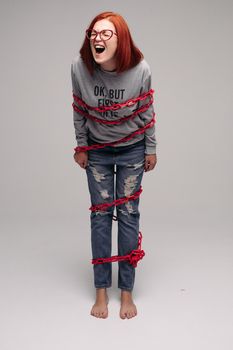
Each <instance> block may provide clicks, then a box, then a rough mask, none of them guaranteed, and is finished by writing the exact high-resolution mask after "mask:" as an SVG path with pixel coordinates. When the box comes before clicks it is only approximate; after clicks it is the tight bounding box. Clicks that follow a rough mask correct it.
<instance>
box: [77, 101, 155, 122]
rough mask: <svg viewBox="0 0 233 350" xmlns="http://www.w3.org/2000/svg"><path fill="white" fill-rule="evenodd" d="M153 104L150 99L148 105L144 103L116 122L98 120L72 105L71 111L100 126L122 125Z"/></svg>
mask: <svg viewBox="0 0 233 350" xmlns="http://www.w3.org/2000/svg"><path fill="white" fill-rule="evenodd" d="M153 102H154V100H153V97H152V98H151V99H150V101H149V102H148V103H146V104H145V105H143V106H141V107H140V108H138V109H137V110H136V111H135V112H133V113H132V114H130V115H127V116H125V117H122V118H120V119H117V120H106V119H100V118H97V117H95V116H94V115H92V114H89V113H87V112H85V111H83V110H82V109H80V108H78V107H77V106H76V105H75V104H74V103H73V104H72V106H73V109H74V111H75V112H77V113H80V114H82V115H83V116H84V117H86V118H88V119H91V120H94V121H95V122H97V123H101V124H107V125H119V124H121V123H123V122H124V121H126V120H128V119H133V118H134V117H135V116H136V115H138V114H139V113H142V112H146V111H147V110H148V108H149V107H150V105H151V104H152V103H153Z"/></svg>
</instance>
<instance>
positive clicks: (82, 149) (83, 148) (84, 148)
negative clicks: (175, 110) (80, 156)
mask: <svg viewBox="0 0 233 350" xmlns="http://www.w3.org/2000/svg"><path fill="white" fill-rule="evenodd" d="M154 116H155V113H153V119H152V120H151V121H150V122H149V123H148V124H146V125H145V126H143V127H142V128H139V129H138V130H136V131H134V132H133V133H132V134H130V135H129V136H126V137H123V138H122V139H120V140H117V141H113V142H109V143H101V144H99V143H98V144H94V145H91V146H77V147H75V148H74V150H75V152H85V151H90V150H91V149H99V148H104V147H106V146H113V145H117V144H118V143H121V142H126V141H129V140H131V139H132V138H133V137H135V136H136V135H140V134H143V133H144V132H145V131H146V130H147V129H149V128H151V127H152V126H153V125H154V124H155V122H156V120H155V119H154Z"/></svg>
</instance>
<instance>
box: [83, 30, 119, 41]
mask: <svg viewBox="0 0 233 350" xmlns="http://www.w3.org/2000/svg"><path fill="white" fill-rule="evenodd" d="M90 30H91V31H93V32H95V37H94V38H93V39H91V38H88V36H87V32H88V31H90ZM105 30H108V31H110V32H111V33H112V35H111V36H110V37H109V38H108V39H103V38H102V37H101V33H102V32H104V31H105ZM98 34H99V35H100V38H101V40H103V41H107V40H109V39H111V38H112V36H113V34H115V35H116V36H117V33H115V32H114V31H113V30H112V29H102V30H101V31H100V32H99V31H97V30H95V29H90V28H88V29H86V37H87V39H88V40H95V39H96V38H97V35H98Z"/></svg>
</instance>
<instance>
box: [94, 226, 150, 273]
mask: <svg viewBox="0 0 233 350" xmlns="http://www.w3.org/2000/svg"><path fill="white" fill-rule="evenodd" d="M141 241H142V233H141V232H139V237H138V249H134V250H132V251H131V252H130V253H129V254H128V255H122V256H119V255H114V256H111V257H110V258H97V259H92V264H103V263H107V262H115V261H123V260H129V263H130V264H131V265H133V266H134V267H137V263H138V261H139V260H141V259H142V258H143V257H144V256H145V252H144V250H142V249H141Z"/></svg>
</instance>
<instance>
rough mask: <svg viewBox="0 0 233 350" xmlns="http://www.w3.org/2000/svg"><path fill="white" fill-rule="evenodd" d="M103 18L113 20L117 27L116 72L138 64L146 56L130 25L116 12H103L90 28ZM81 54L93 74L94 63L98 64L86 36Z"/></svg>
mask: <svg viewBox="0 0 233 350" xmlns="http://www.w3.org/2000/svg"><path fill="white" fill-rule="evenodd" d="M101 19H108V20H109V21H110V22H112V23H113V24H114V26H115V28H116V33H117V37H118V42H117V50H116V61H117V67H116V72H117V73H121V72H124V71H126V70H127V69H130V68H132V67H134V66H136V65H137V64H138V63H139V62H140V61H141V59H142V58H144V56H143V54H142V52H141V51H140V50H139V49H138V48H137V47H136V46H135V44H134V42H133V39H132V37H131V34H130V31H129V27H128V25H127V23H126V21H125V20H124V18H123V17H122V16H121V15H119V14H118V13H115V12H110V11H107V12H102V13H100V14H99V15H97V16H96V17H95V18H94V19H93V20H92V22H91V24H90V26H89V27H88V28H89V29H92V28H93V27H94V25H95V23H96V22H97V21H100V20H101ZM79 52H80V55H81V58H82V59H83V61H84V63H85V65H86V66H87V69H88V70H89V72H90V74H91V75H92V74H93V70H94V65H95V64H96V62H95V60H94V58H93V55H92V52H91V48H90V41H89V39H87V38H86V37H85V39H84V42H83V45H82V47H81V49H80V51H79Z"/></svg>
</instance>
